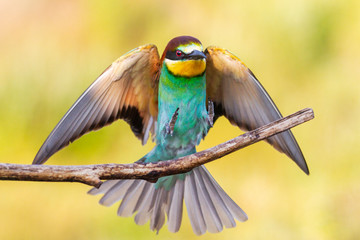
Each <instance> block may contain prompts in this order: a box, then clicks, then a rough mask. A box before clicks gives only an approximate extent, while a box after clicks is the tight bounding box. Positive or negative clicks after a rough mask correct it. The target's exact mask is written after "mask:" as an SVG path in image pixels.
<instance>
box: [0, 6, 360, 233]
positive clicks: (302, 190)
mask: <svg viewBox="0 0 360 240" xmlns="http://www.w3.org/2000/svg"><path fill="white" fill-rule="evenodd" d="M359 30H360V2H359V1H357V0H346V1H328V0H312V1H310V0H308V1H284V0H270V1H246V0H240V1H239V0H230V1H220V0H219V1H196V0H184V1H177V2H175V1H174V2H173V1H172V2H170V1H165V0H153V1H146V0H139V1H130V0H128V1H115V0H113V1H106V2H105V1H96V0H71V1H70V0H64V1H48V0H37V1H32V0H12V1H9V0H7V1H6V0H0V109H1V112H0V162H4V163H21V164H30V163H31V162H32V160H33V158H34V156H35V154H36V152H37V151H38V149H39V148H40V146H41V144H42V143H43V141H44V140H45V139H46V137H47V136H48V134H49V133H50V132H51V130H52V129H53V127H54V126H55V125H56V123H57V122H58V121H59V120H60V118H61V117H62V116H63V115H64V114H65V112H66V111H67V110H68V109H69V108H70V106H71V105H72V104H73V103H74V102H75V100H76V99H77V98H78V97H79V96H80V95H81V93H82V92H83V91H84V90H85V89H86V88H87V87H88V86H89V85H90V84H91V83H92V82H93V81H94V80H95V79H96V77H97V76H98V75H99V74H100V73H101V72H102V71H103V70H104V69H105V68H106V67H107V66H108V65H110V64H111V62H112V61H113V60H115V59H116V58H118V57H119V56H121V55H122V54H124V53H126V52H128V51H129V50H131V49H133V48H135V47H137V46H140V45H143V44H147V43H154V44H156V45H157V46H158V48H159V51H160V52H162V51H163V49H164V47H165V45H166V44H167V42H168V41H169V40H170V39H172V38H173V37H175V36H179V35H192V36H195V37H197V38H198V39H200V40H201V41H202V43H203V45H204V46H209V45H218V46H221V47H223V48H226V49H229V50H230V51H232V52H233V53H234V54H235V55H237V56H238V57H240V58H241V59H242V60H243V61H244V62H245V63H246V64H247V65H248V66H249V68H251V70H252V71H253V72H254V73H255V75H256V76H257V77H258V78H259V80H260V81H261V82H262V84H263V85H264V87H265V88H266V89H267V91H268V92H269V94H270V95H271V97H272V98H273V100H274V101H275V103H276V104H277V106H278V107H279V108H280V110H281V112H282V113H283V115H289V114H291V113H293V112H296V111H298V110H300V109H303V108H305V107H311V108H313V109H314V112H315V119H314V120H312V121H310V122H308V123H306V124H303V125H301V126H298V127H296V128H294V129H293V132H294V134H295V136H296V138H297V140H298V142H299V144H300V146H301V147H302V150H303V153H304V155H305V158H306V160H307V162H308V165H309V168H310V176H306V175H305V174H304V173H303V172H301V170H300V169H299V168H298V167H297V166H296V165H295V164H294V163H293V162H292V161H291V160H289V159H288V158H287V157H286V156H285V155H283V154H280V153H278V152H277V151H275V150H274V149H273V148H271V147H270V146H268V145H267V144H266V143H258V144H255V145H252V146H250V147H247V148H246V149H243V150H240V151H238V152H236V153H233V154H231V155H230V156H227V157H224V158H222V159H220V160H217V161H215V162H213V163H210V164H207V165H206V166H207V167H208V168H209V170H210V172H211V173H212V174H213V176H214V177H215V178H216V179H217V181H218V182H219V183H220V185H221V186H222V187H223V188H224V189H225V191H226V192H227V193H228V194H229V195H230V196H231V197H232V198H233V199H234V200H235V201H236V202H237V203H238V204H239V205H240V206H241V207H242V208H243V209H244V210H245V212H246V213H247V214H248V215H249V220H248V221H247V222H245V223H238V226H237V227H236V228H233V229H225V230H224V231H223V232H222V233H219V234H209V233H207V234H205V235H203V236H201V237H196V236H195V235H194V233H193V232H192V229H191V226H190V222H189V220H188V218H187V217H186V215H187V213H186V212H185V213H184V214H185V217H184V220H183V224H182V227H181V229H180V232H179V233H176V234H172V233H170V232H169V231H168V230H167V228H166V227H164V228H163V229H162V230H161V231H160V233H159V234H158V235H156V233H153V232H151V231H150V230H149V226H148V224H147V225H145V226H137V225H136V224H135V223H134V220H133V218H119V217H117V216H116V209H117V206H115V205H114V206H113V207H110V208H106V207H103V206H101V205H99V204H98V203H97V201H98V200H99V196H95V197H94V196H89V195H87V194H86V192H87V190H88V189H89V187H87V186H85V185H82V184H78V183H36V182H6V181H1V182H0V189H1V192H2V195H1V197H0V239H152V238H156V239H170V238H171V239H184V238H186V239H265V238H267V239H359V238H360V227H359V222H360V203H359V202H360V167H359V166H360V165H359V157H360V138H359V137H360V127H359V122H360V96H359V93H360V84H359V83H358V82H359V79H360V67H359V63H360V47H359V43H360V31H359ZM239 134H241V131H240V130H239V129H238V128H236V127H233V126H231V125H230V124H229V122H228V121H227V120H226V119H224V118H221V119H220V120H218V122H217V123H216V125H215V127H214V128H213V129H212V130H211V131H210V133H209V135H208V137H207V138H206V140H205V141H204V142H202V143H201V145H200V146H199V150H201V149H205V148H208V147H211V146H214V145H216V144H219V143H221V142H224V141H226V140H229V139H230V138H233V137H235V136H237V135H239ZM152 146H153V144H152V143H148V144H147V145H146V146H144V147H142V145H141V143H140V141H138V140H137V139H136V138H135V137H134V136H133V134H132V132H131V131H130V128H129V126H128V125H127V124H126V123H125V122H122V121H118V122H116V123H114V124H113V125H111V126H110V127H106V128H104V129H102V130H101V131H97V132H94V133H91V134H88V135H86V136H84V137H82V138H81V139H80V140H78V141H76V142H75V143H74V144H71V145H70V146H69V147H67V148H66V149H64V150H62V151H60V152H59V153H57V154H55V155H54V156H53V157H52V158H51V159H50V160H49V161H48V164H54V165H62V164H63V165H77V164H96V163H131V162H134V161H136V160H138V159H139V158H140V157H142V156H143V155H144V154H146V153H147V152H148V151H149V150H150V149H151V148H152Z"/></svg>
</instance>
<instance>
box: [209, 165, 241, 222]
mask: <svg viewBox="0 0 360 240" xmlns="http://www.w3.org/2000/svg"><path fill="white" fill-rule="evenodd" d="M202 171H203V172H204V173H203V175H207V176H209V179H210V180H211V182H212V183H213V185H214V187H215V188H216V191H217V192H218V195H219V196H220V197H221V198H222V199H223V201H224V203H225V205H226V206H227V208H228V209H229V210H230V212H231V214H232V215H233V216H234V217H235V218H236V219H237V220H238V221H240V222H244V221H246V220H248V216H247V214H246V213H245V212H244V211H243V210H242V209H241V208H240V207H239V206H238V205H237V204H236V203H235V202H234V201H233V200H232V199H231V198H230V197H229V195H227V194H226V192H225V191H224V190H223V189H222V188H221V187H220V185H219V184H218V183H217V182H216V181H215V179H214V178H213V177H212V176H211V175H210V173H209V171H208V170H207V169H206V168H205V167H203V168H202Z"/></svg>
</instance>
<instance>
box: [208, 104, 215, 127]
mask: <svg viewBox="0 0 360 240" xmlns="http://www.w3.org/2000/svg"><path fill="white" fill-rule="evenodd" d="M207 122H208V124H209V125H210V127H213V126H214V103H213V102H212V101H211V100H208V117H207Z"/></svg>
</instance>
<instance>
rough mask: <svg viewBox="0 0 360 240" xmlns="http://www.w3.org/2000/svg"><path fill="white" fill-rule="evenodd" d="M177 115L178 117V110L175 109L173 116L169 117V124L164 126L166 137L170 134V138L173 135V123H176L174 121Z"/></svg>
mask: <svg viewBox="0 0 360 240" xmlns="http://www.w3.org/2000/svg"><path fill="white" fill-rule="evenodd" d="M178 115H179V108H177V109H176V110H175V112H174V114H173V115H172V117H171V120H170V122H169V123H167V124H166V125H165V134H166V135H169V134H170V136H172V135H173V133H174V127H175V123H176V120H177V118H178Z"/></svg>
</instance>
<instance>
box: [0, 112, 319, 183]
mask: <svg viewBox="0 0 360 240" xmlns="http://www.w3.org/2000/svg"><path fill="white" fill-rule="evenodd" d="M313 118H314V112H313V110H312V109H310V108H306V109H303V110H301V111H298V112H296V113H294V114H291V115H289V116H287V117H285V118H282V119H280V120H277V121H274V122H272V123H269V124H267V125H265V126H262V127H260V128H257V129H255V130H253V131H250V132H247V133H245V134H243V135H240V136H238V137H236V138H233V139H231V140H229V141H227V142H224V143H222V144H219V145H217V146H215V147H212V148H209V149H207V150H204V151H201V152H197V153H194V154H191V155H188V156H185V157H181V158H178V159H173V160H168V161H160V162H157V163H147V164H143V163H132V164H99V165H81V166H54V165H53V166H50V165H20V164H5V163H1V164H0V180H17V181H48V182H80V183H85V184H87V185H91V186H94V187H100V185H101V184H102V181H101V180H100V179H102V180H105V179H144V180H148V181H156V180H157V179H158V178H159V177H163V176H168V175H173V174H178V173H185V172H188V171H190V170H191V169H193V168H195V167H198V166H200V165H203V164H205V163H208V162H211V161H214V160H215V159H218V158H221V157H223V156H225V155H227V154H229V153H232V152H234V151H236V150H239V149H241V148H244V147H246V146H249V145H251V144H254V143H256V142H258V141H261V140H263V139H265V138H268V137H271V136H273V135H275V134H277V133H280V132H283V131H286V130H288V129H290V128H292V127H295V126H297V125H299V124H302V123H304V122H306V121H309V120H311V119H313Z"/></svg>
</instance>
